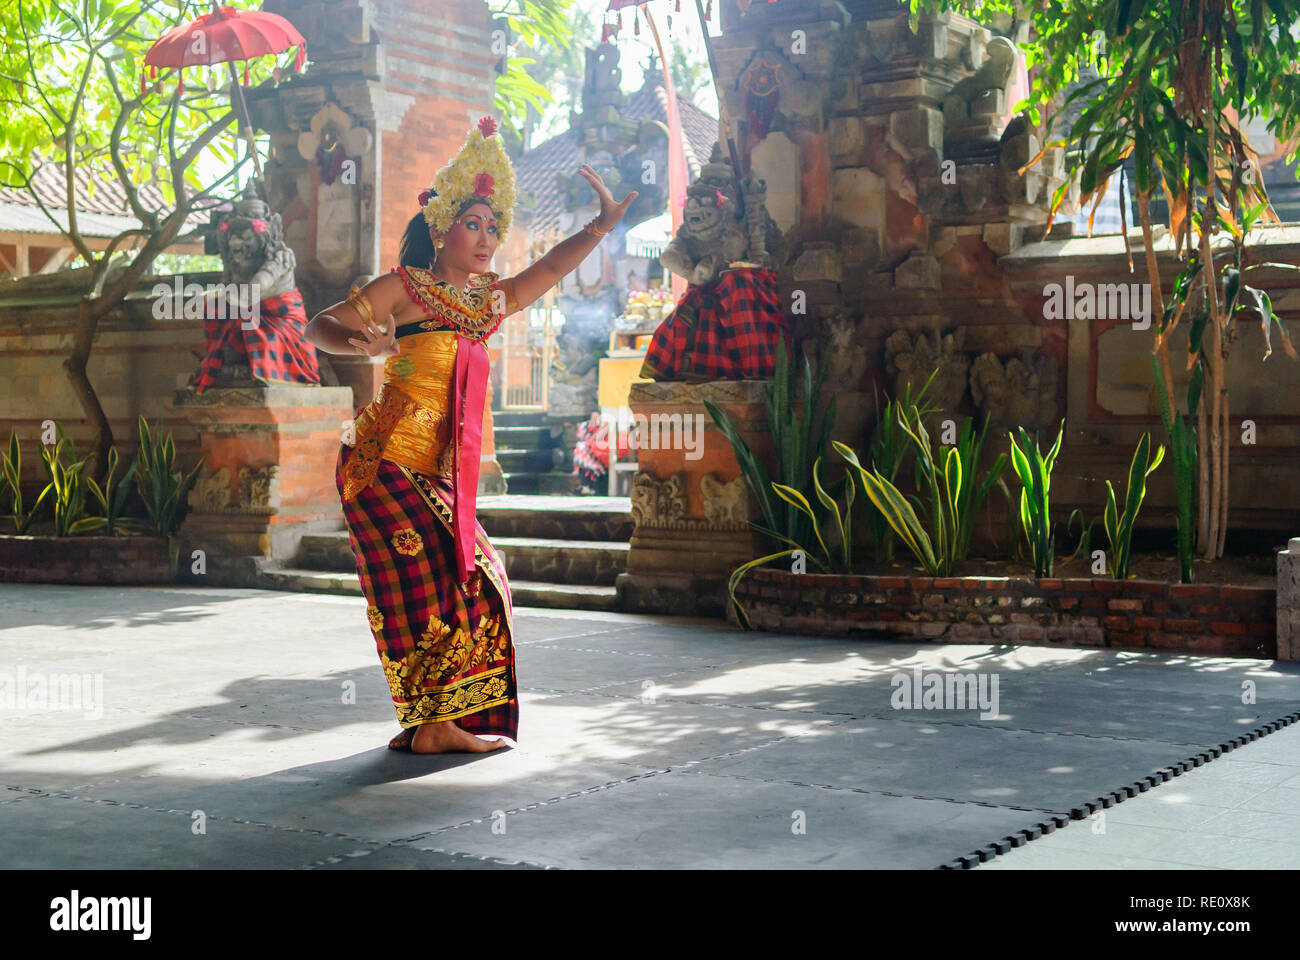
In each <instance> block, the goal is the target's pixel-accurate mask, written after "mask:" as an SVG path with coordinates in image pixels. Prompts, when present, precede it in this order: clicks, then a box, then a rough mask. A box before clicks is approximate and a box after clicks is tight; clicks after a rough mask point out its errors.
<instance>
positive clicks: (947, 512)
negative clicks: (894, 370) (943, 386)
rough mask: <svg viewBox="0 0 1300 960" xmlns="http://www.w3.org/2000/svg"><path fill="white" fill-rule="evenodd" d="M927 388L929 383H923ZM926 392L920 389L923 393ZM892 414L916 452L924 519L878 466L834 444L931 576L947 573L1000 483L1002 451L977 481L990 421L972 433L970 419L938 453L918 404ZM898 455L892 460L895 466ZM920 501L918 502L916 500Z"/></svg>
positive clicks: (959, 557) (1003, 466)
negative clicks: (952, 443) (951, 443)
mask: <svg viewBox="0 0 1300 960" xmlns="http://www.w3.org/2000/svg"><path fill="white" fill-rule="evenodd" d="M926 385H927V386H928V385H929V381H927V384H926ZM923 393H924V390H922V394H923ZM896 409H897V412H896V414H895V416H896V418H897V424H898V436H899V437H901V438H903V439H905V440H906V441H907V442H908V444H909V446H910V447H911V449H912V450H913V451H914V452H915V455H916V473H917V486H918V488H920V489H921V490H922V492H924V493H926V494H927V495H928V505H927V506H925V507H924V508H923V509H924V510H925V517H924V520H923V519H922V517H921V516H920V515H919V514H918V513H917V510H916V509H915V508H914V507H913V505H912V504H911V503H909V502H908V499H907V498H906V497H905V496H903V494H902V492H901V491H899V489H898V487H897V486H896V485H895V484H894V481H893V477H891V476H887V475H886V474H885V472H884V471H883V470H881V468H880V465H879V464H877V463H873V464H872V470H871V471H867V470H866V468H865V467H863V466H862V464H861V463H860V462H859V460H858V458H857V455H856V454H855V453H854V452H853V450H852V449H851V448H849V447H847V446H845V445H844V444H842V443H835V444H834V447H835V449H836V450H837V451H839V453H840V456H842V457H844V459H845V460H847V461H848V463H849V466H850V467H851V468H852V469H853V470H854V471H856V476H857V478H858V482H859V483H860V484H861V485H862V489H863V493H864V494H865V495H866V497H867V499H868V500H870V502H871V503H872V505H873V506H874V507H875V508H876V512H877V514H878V515H879V516H880V517H881V518H882V519H883V521H884V522H885V523H886V524H888V525H889V529H890V532H891V533H892V534H894V535H896V536H898V537H899V538H900V539H901V540H902V541H903V543H904V544H905V545H906V546H907V548H908V549H909V550H910V551H911V552H912V555H913V556H914V557H916V559H917V560H918V561H919V562H920V564H921V566H922V567H923V568H924V569H925V571H926V572H927V573H929V574H930V575H931V576H947V575H949V574H950V573H951V572H952V571H953V568H954V567H955V566H956V564H957V563H958V562H960V561H962V560H965V559H966V554H967V551H968V550H969V548H970V538H971V533H972V531H973V530H974V518H975V516H976V515H977V514H978V512H979V508H980V506H981V505H982V504H983V503H984V500H985V499H986V498H987V497H988V494H989V491H990V490H991V489H993V487H994V486H995V485H997V484H1000V483H1001V482H1002V480H1001V478H1002V472H1003V470H1005V469H1006V464H1007V457H1006V454H1000V455H999V456H998V458H997V459H996V460H995V461H994V463H993V465H992V467H991V468H990V469H989V471H988V472H987V473H986V474H985V476H984V479H983V480H981V481H979V482H978V483H977V482H976V473H977V471H978V468H979V460H980V455H981V453H982V452H983V448H984V440H985V438H986V436H987V433H988V422H987V420H986V421H985V424H984V427H983V428H982V429H981V430H978V431H976V430H975V429H974V427H973V425H972V421H971V420H970V419H969V418H968V419H967V420H966V421H965V422H964V423H963V425H962V431H961V434H960V437H959V440H958V442H957V444H956V445H955V446H952V447H940V448H939V452H938V453H937V454H936V453H935V452H934V449H933V447H932V445H931V442H930V436H929V434H928V433H927V432H926V429H925V424H924V422H923V417H924V411H923V410H922V409H921V407H919V406H918V405H917V404H916V403H912V404H911V405H910V406H908V407H901V406H900V407H898V408H896ZM898 462H899V460H898V459H895V460H894V464H895V465H897V463H898ZM917 502H918V505H919V504H920V500H919V499H918V501H917Z"/></svg>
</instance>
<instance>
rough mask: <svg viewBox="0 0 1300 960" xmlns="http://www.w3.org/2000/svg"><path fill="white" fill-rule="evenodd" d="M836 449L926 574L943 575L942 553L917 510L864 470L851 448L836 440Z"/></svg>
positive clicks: (880, 478) (874, 472) (889, 485)
mask: <svg viewBox="0 0 1300 960" xmlns="http://www.w3.org/2000/svg"><path fill="white" fill-rule="evenodd" d="M835 449H836V450H838V451H839V453H840V456H842V457H843V458H844V459H845V460H847V461H848V462H849V466H850V467H852V468H853V469H854V470H856V471H857V478H858V482H859V483H861V484H862V491H863V493H864V494H865V495H866V497H867V498H868V499H869V500H870V501H871V502H872V503H873V504H875V507H876V509H877V510H879V511H880V514H881V516H883V517H884V518H885V520H886V522H888V523H889V525H890V526H891V527H892V528H893V530H894V532H895V533H896V534H898V537H899V539H900V540H902V541H903V544H904V546H906V547H907V549H909V550H911V551H912V554H913V556H915V557H916V559H917V560H918V561H920V563H921V566H922V567H923V568H924V569H925V571H926V573H928V574H930V575H931V576H942V575H944V574H945V573H946V572H947V570H946V568H945V566H944V562H943V557H942V552H940V553H938V554H936V552H935V548H934V543H933V541H932V540H931V538H930V535H929V534H928V533H926V531H925V527H924V526H923V525H922V524H921V520H920V518H919V517H917V515H916V511H915V510H913V509H912V505H911V504H910V503H908V502H907V498H906V497H904V496H903V495H902V494H901V493H899V492H898V488H897V487H896V486H894V485H893V484H892V483H890V482H889V481H888V480H887V479H885V477H883V476H882V475H881V474H880V472H879V471H878V470H875V469H872V470H871V471H868V470H867V469H866V468H865V467H863V466H862V464H861V462H859V460H858V455H857V454H856V453H854V452H853V449H852V448H851V447H848V446H846V445H844V444H842V443H840V442H838V441H836V442H835Z"/></svg>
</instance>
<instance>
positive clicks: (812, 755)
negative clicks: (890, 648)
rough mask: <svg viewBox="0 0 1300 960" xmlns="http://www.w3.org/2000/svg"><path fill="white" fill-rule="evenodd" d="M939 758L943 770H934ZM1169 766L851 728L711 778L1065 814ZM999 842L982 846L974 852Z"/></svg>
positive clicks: (993, 741) (1072, 748)
mask: <svg viewBox="0 0 1300 960" xmlns="http://www.w3.org/2000/svg"><path fill="white" fill-rule="evenodd" d="M937 756H942V757H943V761H942V762H934V760H935V758H936V757H937ZM1171 759H1172V754H1171V748H1170V747H1169V746H1168V745H1166V744H1153V743H1144V742H1141V741H1106V740H1096V739H1091V738H1087V737H1063V736H1059V735H1055V734H1038V733H1022V732H1019V731H1014V730H1010V731H1008V730H995V729H989V728H987V727H982V726H954V725H946V726H945V725H940V724H927V723H925V722H922V721H918V722H904V721H899V720H854V721H850V722H847V723H844V724H841V725H839V726H837V727H834V728H832V729H830V730H824V731H819V732H817V733H814V734H810V735H809V736H808V737H804V738H800V739H799V740H797V741H794V742H790V743H781V744H776V745H774V746H772V747H771V748H770V749H768V750H764V751H762V752H761V753H755V754H749V755H746V756H743V757H736V758H733V759H723V760H717V761H712V762H710V763H709V764H707V765H706V767H705V769H706V770H707V771H708V772H710V773H718V774H735V775H738V776H748V777H754V778H757V779H762V780H787V781H789V780H794V781H801V782H805V783H825V784H829V785H831V786H837V787H852V788H858V789H866V790H887V791H890V792H891V793H901V794H904V795H919V796H924V797H947V798H951V799H954V800H964V801H968V802H984V803H996V804H1001V805H1006V806H1016V807H1022V808H1025V809H1030V810H1041V811H1055V812H1058V813H1068V812H1069V810H1070V808H1071V806H1073V805H1075V804H1077V803H1080V802H1081V801H1083V800H1085V799H1090V798H1092V797H1095V796H1097V795H1098V794H1099V793H1101V792H1102V791H1103V790H1106V789H1114V788H1115V787H1117V786H1119V785H1120V784H1122V783H1127V782H1130V781H1131V780H1134V779H1136V778H1137V777H1138V776H1141V775H1144V774H1147V773H1150V772H1151V771H1152V770H1154V769H1157V768H1158V767H1160V766H1162V765H1164V764H1167V763H1169V762H1170V761H1171ZM1030 819H1032V818H1030ZM1038 819H1041V818H1038ZM1025 826H1028V823H1026V824H1025ZM996 839H1000V837H986V838H984V839H983V840H982V841H975V842H973V843H972V846H971V848H970V849H971V850H974V849H976V848H977V847H980V846H983V845H984V844H985V843H988V842H989V841H991V840H996ZM968 852H970V851H969V850H967V851H962V853H968ZM958 855H959V854H954V856H958Z"/></svg>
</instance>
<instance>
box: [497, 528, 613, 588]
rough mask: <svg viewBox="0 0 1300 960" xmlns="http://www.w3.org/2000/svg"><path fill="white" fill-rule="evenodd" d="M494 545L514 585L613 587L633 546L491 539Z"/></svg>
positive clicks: (515, 538) (605, 541)
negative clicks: (547, 584) (516, 583)
mask: <svg viewBox="0 0 1300 960" xmlns="http://www.w3.org/2000/svg"><path fill="white" fill-rule="evenodd" d="M492 546H494V547H495V548H496V551H497V553H498V554H499V555H500V556H501V559H502V561H503V562H504V563H505V565H506V575H507V576H508V577H509V578H510V582H511V583H514V582H515V580H516V579H520V580H529V581H531V580H538V581H543V582H545V583H567V584H586V585H588V586H591V585H596V586H602V587H612V586H613V585H614V583H615V581H616V580H617V579H618V575H619V574H620V573H625V572H626V571H627V553H628V549H629V547H630V546H631V544H628V543H616V542H611V541H609V540H548V539H542V538H540V537H492Z"/></svg>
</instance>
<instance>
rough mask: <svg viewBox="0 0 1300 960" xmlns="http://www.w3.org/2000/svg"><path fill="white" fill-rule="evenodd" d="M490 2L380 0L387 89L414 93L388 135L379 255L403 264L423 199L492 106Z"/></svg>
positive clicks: (395, 94) (397, 94) (398, 95)
mask: <svg viewBox="0 0 1300 960" xmlns="http://www.w3.org/2000/svg"><path fill="white" fill-rule="evenodd" d="M490 22H491V17H490V14H489V12H488V8H487V5H486V4H484V3H479V2H468V3H467V2H464V0H434V2H432V3H430V2H428V0H381V2H379V3H376V5H375V27H376V30H377V31H378V32H379V36H380V40H381V42H382V43H383V45H384V51H385V60H386V62H387V65H388V75H387V77H386V80H385V88H386V93H387V95H388V96H389V97H390V98H395V99H399V100H400V99H407V98H409V100H410V103H409V105H408V106H407V107H406V109H405V113H404V114H403V116H402V120H401V123H400V125H399V126H398V128H397V129H396V130H384V131H383V133H382V137H383V141H382V151H381V154H380V155H381V157H382V161H381V162H382V164H383V178H382V185H381V188H380V195H381V197H382V202H381V203H380V206H379V210H380V224H379V228H380V259H381V261H382V262H384V263H390V264H396V263H397V252H398V250H399V248H400V246H401V242H402V234H403V233H404V232H405V230H406V224H407V223H408V222H409V221H410V219H411V217H413V216H414V215H415V214H416V212H417V211H418V210H419V207H418V205H417V203H416V197H417V195H418V194H419V193H420V191H421V190H424V189H425V188H426V187H428V186H429V185H430V184H431V183H433V178H434V175H435V174H436V173H437V172H438V171H439V170H440V169H441V168H442V167H443V166H445V165H446V164H447V163H449V162H450V161H451V160H452V159H453V158H454V157H455V156H456V153H457V151H459V150H460V148H461V146H462V145H463V144H464V142H465V134H466V133H467V132H468V131H469V129H470V127H471V126H472V125H473V124H474V123H475V122H477V120H478V118H479V117H480V116H484V115H486V114H488V113H490V112H491V109H492V96H493V90H494V88H495V79H496V73H495V72H494V70H493V67H494V65H495V63H496V59H497V58H496V57H495V56H494V55H493V54H492V52H491V42H492V38H491V27H490Z"/></svg>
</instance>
